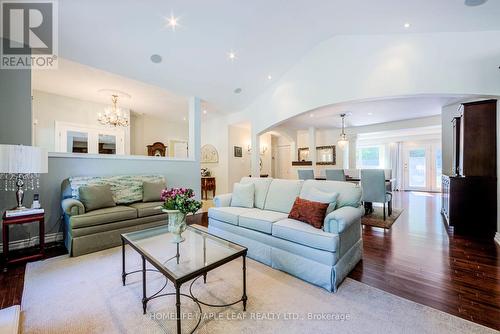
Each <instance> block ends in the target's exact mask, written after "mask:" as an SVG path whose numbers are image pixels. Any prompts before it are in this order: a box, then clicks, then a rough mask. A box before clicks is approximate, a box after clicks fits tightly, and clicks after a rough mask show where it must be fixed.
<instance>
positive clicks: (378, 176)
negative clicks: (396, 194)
mask: <svg viewBox="0 0 500 334" xmlns="http://www.w3.org/2000/svg"><path fill="white" fill-rule="evenodd" d="M361 188H362V189H363V198H362V200H363V202H365V203H383V205H384V220H385V218H386V215H385V205H386V204H387V209H388V214H389V216H390V215H392V193H391V192H388V191H387V189H386V186H385V173H384V170H383V169H362V170H361Z"/></svg>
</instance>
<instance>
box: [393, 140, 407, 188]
mask: <svg viewBox="0 0 500 334" xmlns="http://www.w3.org/2000/svg"><path fill="white" fill-rule="evenodd" d="M390 149H391V169H392V178H394V179H395V182H394V183H393V184H392V190H393V191H399V190H403V177H404V176H403V142H397V143H391V144H390Z"/></svg>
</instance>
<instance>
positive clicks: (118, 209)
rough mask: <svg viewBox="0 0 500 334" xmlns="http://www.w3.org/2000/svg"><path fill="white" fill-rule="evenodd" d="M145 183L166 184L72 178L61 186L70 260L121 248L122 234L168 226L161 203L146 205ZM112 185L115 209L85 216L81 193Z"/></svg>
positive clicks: (137, 178) (140, 178)
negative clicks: (119, 246)
mask: <svg viewBox="0 0 500 334" xmlns="http://www.w3.org/2000/svg"><path fill="white" fill-rule="evenodd" d="M143 182H163V184H166V182H165V178H164V177H163V176H159V175H124V176H109V177H71V178H68V179H65V180H64V181H63V182H62V185H61V194H62V202H61V205H62V209H63V214H64V227H65V228H64V243H65V245H66V248H67V249H68V252H69V254H70V255H71V256H80V255H83V254H87V253H91V252H95V251H99V250H102V249H106V248H110V247H115V246H118V245H120V244H121V238H120V235H121V234H122V233H126V232H131V231H137V230H141V229H146V228H150V227H155V226H159V225H162V224H166V219H167V215H166V214H164V213H162V212H161V210H160V209H159V208H158V207H159V206H160V205H161V204H162V202H159V201H152V202H143V197H142V196H143V189H142V185H143ZM102 184H109V185H110V186H111V191H112V193H113V198H114V201H115V203H116V206H113V207H108V208H102V209H97V210H92V211H89V212H86V210H85V206H84V205H83V203H82V202H81V201H80V200H79V197H78V189H79V188H80V187H82V186H88V185H102Z"/></svg>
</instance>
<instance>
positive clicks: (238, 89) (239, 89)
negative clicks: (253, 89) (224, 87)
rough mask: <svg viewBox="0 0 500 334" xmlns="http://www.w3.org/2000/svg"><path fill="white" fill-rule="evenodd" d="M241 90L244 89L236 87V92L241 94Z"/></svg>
mask: <svg viewBox="0 0 500 334" xmlns="http://www.w3.org/2000/svg"><path fill="white" fill-rule="evenodd" d="M241 91H242V89H241V88H236V89H235V90H234V94H239V93H241Z"/></svg>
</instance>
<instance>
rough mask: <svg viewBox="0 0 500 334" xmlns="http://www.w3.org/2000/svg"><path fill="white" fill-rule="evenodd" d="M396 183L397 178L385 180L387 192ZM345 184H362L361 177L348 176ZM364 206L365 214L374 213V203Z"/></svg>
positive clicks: (318, 178)
mask: <svg viewBox="0 0 500 334" xmlns="http://www.w3.org/2000/svg"><path fill="white" fill-rule="evenodd" d="M314 179H315V180H318V181H326V177H315V178H314ZM395 181H396V179H395V178H390V179H385V183H386V185H387V187H386V189H387V191H389V192H390V191H392V185H393V184H394V182H395ZM345 182H353V183H360V182H361V178H359V177H350V176H347V175H346V177H345ZM363 204H364V207H365V213H366V214H368V213H371V212H373V205H372V203H370V202H364V203H363Z"/></svg>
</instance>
